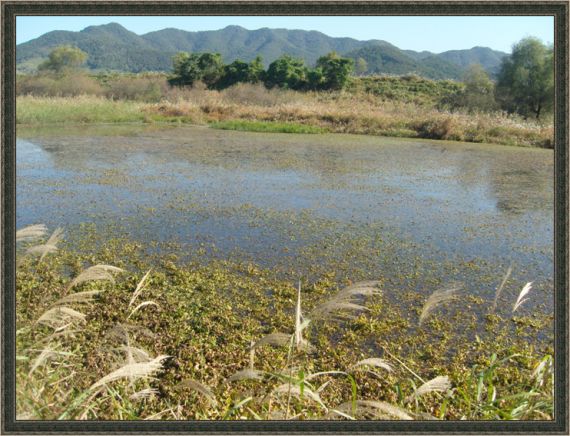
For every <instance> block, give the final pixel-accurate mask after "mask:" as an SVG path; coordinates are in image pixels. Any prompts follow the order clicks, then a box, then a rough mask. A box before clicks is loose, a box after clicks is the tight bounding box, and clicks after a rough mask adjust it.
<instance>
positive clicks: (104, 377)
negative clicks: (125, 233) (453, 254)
mask: <svg viewBox="0 0 570 436" xmlns="http://www.w3.org/2000/svg"><path fill="white" fill-rule="evenodd" d="M45 233H46V228H45V226H41V225H36V226H31V227H28V228H25V229H20V230H19V231H18V233H17V240H18V250H19V251H18V268H17V281H16V283H17V287H18V289H17V292H16V298H17V304H16V308H17V313H16V314H15V315H16V323H17V324H16V328H17V333H16V342H17V355H18V358H17V363H16V368H17V371H16V384H17V388H18V395H17V400H18V401H17V405H16V406H17V416H18V419H23V420H25V419H99V420H102V419H355V418H357V419H383V420H386V419H390V420H412V419H419V420H426V419H430V420H433V419H441V420H465V419H466V420H477V419H487V420H503V419H507V420H510V419H517V420H518V419H523V420H532V419H538V420H545V419H546V420H548V419H552V418H553V398H554V397H553V358H552V348H551V347H550V346H548V345H539V346H536V345H533V344H532V343H531V342H532V340H533V339H535V338H536V337H537V335H539V334H543V333H544V332H548V331H551V329H552V318H551V317H548V316H543V315H539V314H536V313H533V314H531V315H522V314H521V313H520V312H521V310H520V306H521V304H522V305H525V304H526V305H528V304H529V303H525V301H526V300H525V299H524V297H525V296H526V295H528V292H532V289H531V287H530V284H527V285H526V286H524V287H523V290H522V291H521V292H520V294H519V296H518V298H517V299H516V301H515V298H513V301H511V300H510V298H508V299H505V298H504V297H505V296H504V295H501V290H502V288H503V287H504V283H505V282H507V280H508V279H509V272H507V275H505V276H504V278H503V280H502V282H503V284H502V285H500V286H498V288H497V292H496V296H495V298H494V301H486V300H483V299H482V298H479V297H474V296H464V297H463V298H461V299H460V298H459V293H458V288H457V287H450V288H447V287H446V288H443V289H441V290H437V291H435V292H434V293H433V294H432V295H431V296H430V297H428V298H426V297H425V296H424V295H422V294H421V293H418V292H417V291H415V290H413V289H412V290H410V291H408V292H403V293H402V294H401V295H400V297H399V298H398V300H399V303H398V304H395V303H394V302H392V301H391V300H390V299H389V298H387V295H385V294H384V292H383V291H384V289H385V287H386V286H387V285H386V284H385V283H384V282H383V279H382V278H381V277H378V278H376V279H375V280H372V281H366V282H359V283H350V282H345V284H344V287H342V288H340V290H339V289H338V288H337V287H336V285H335V284H334V282H333V281H332V280H331V278H330V277H329V276H327V275H324V276H322V277H320V278H319V279H318V280H316V281H314V282H311V283H305V282H302V283H289V282H287V281H286V280H283V279H280V278H278V277H276V276H275V274H274V272H273V271H269V270H264V269H261V268H258V267H254V266H253V265H250V264H247V263H239V262H227V261H225V262H221V261H209V262H206V261H205V260H204V257H203V255H202V254H201V253H199V252H198V253H196V256H195V257H194V258H193V259H192V260H190V261H189V262H188V263H187V264H184V263H179V262H175V261H173V260H176V259H175V258H172V256H170V257H162V258H161V257H156V256H154V257H153V256H152V255H150V254H149V253H148V251H146V250H144V248H143V247H141V246H140V244H137V243H133V242H132V241H129V240H127V239H113V240H107V241H105V243H104V244H102V246H101V248H100V249H99V250H98V251H95V252H91V251H90V249H92V248H93V247H94V246H95V242H96V241H97V239H93V237H94V235H91V236H89V235H88V237H87V238H85V239H84V240H83V242H82V244H81V245H80V249H79V250H78V251H69V250H68V249H65V248H64V247H63V246H62V245H64V241H62V238H63V233H62V230H61V229H57V230H55V231H54V232H53V233H52V234H51V236H49V238H48V237H47V236H43V235H45ZM499 280H500V277H497V282H498V281H499ZM521 287H522V284H521ZM268 289H270V290H271V292H268V291H267V290H268ZM386 290H387V289H386ZM479 310H480V311H482V312H483V313H484V315H483V317H482V319H479V320H478V318H477V316H476V315H475V311H479Z"/></svg>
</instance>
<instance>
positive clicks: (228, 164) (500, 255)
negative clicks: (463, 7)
mask: <svg viewBox="0 0 570 436" xmlns="http://www.w3.org/2000/svg"><path fill="white" fill-rule="evenodd" d="M16 155H17V166H16V168H17V174H16V176H17V180H16V191H17V192H16V194H17V208H16V225H17V228H18V229H19V228H22V227H25V226H28V225H32V224H37V223H44V224H46V225H47V227H48V228H50V229H53V228H56V227H58V226H62V227H64V228H65V233H66V237H65V241H64V243H63V245H62V248H61V250H60V251H59V252H58V253H57V254H55V255H50V256H48V257H47V258H46V261H45V262H46V265H50V266H52V267H53V268H54V270H55V271H58V274H57V275H54V273H50V272H49V269H48V268H44V267H39V266H34V263H33V261H32V260H31V259H28V258H26V259H24V261H23V267H24V271H22V272H20V273H19V274H20V275H19V276H18V281H19V285H18V286H19V289H20V294H21V296H19V297H18V298H19V299H20V298H21V299H22V300H18V301H21V302H22V305H23V302H24V301H25V302H26V305H27V306H26V307H27V309H29V310H28V311H26V313H23V312H22V311H19V314H18V316H19V319H18V321H19V323H20V325H25V324H26V323H27V322H29V320H30V319H33V318H34V317H37V316H39V315H41V313H42V311H43V310H44V309H45V303H44V302H42V301H41V298H40V295H41V293H39V294H37V295H36V296H35V297H31V296H30V295H32V289H34V286H38V285H39V283H42V281H43V282H46V283H48V287H49V288H51V289H52V290H53V289H54V288H58V287H61V285H62V283H64V282H66V280H68V278H67V277H69V276H70V275H74V274H78V273H79V272H80V271H81V270H82V268H84V267H86V266H88V265H95V264H101V263H109V264H111V265H113V264H114V265H117V266H120V267H121V268H124V269H125V270H127V271H129V274H133V276H128V278H127V279H126V281H122V282H121V283H120V284H117V286H116V287H115V288H113V289H109V290H108V292H106V294H105V297H103V304H100V305H98V306H95V307H94V308H93V309H92V310H93V311H94V314H93V315H90V319H91V320H95V321H93V322H92V324H93V325H92V326H91V327H89V328H87V330H86V331H89V332H90V333H88V334H87V333H85V334H86V337H89V338H91V340H92V341H93V345H91V347H96V344H98V343H99V341H103V339H101V338H102V337H103V336H102V334H100V333H97V332H100V331H103V330H105V329H107V328H110V327H111V326H112V325H113V323H114V322H116V321H117V319H120V318H121V317H122V316H124V315H126V313H128V312H125V313H124V314H123V313H122V312H120V313H107V311H106V310H105V309H104V307H111V306H110V305H115V306H116V307H119V306H120V305H121V304H123V303H124V301H123V300H124V299H125V298H126V297H125V296H124V295H122V294H121V292H123V293H124V292H125V289H129V288H134V287H135V286H136V284H137V281H138V280H140V278H141V276H142V275H143V274H144V273H145V271H146V270H147V269H148V268H153V271H154V272H153V276H152V277H153V278H152V284H151V285H150V286H149V288H150V289H149V291H148V292H149V295H148V298H151V297H152V300H153V301H154V302H157V307H160V308H161V309H160V310H158V309H156V310H155V308H151V307H149V308H148V312H145V314H144V315H145V317H146V318H145V320H144V325H145V327H146V328H149V329H150V330H153V329H154V330H163V331H171V332H172V334H171V335H169V337H164V338H161V339H160V340H154V341H150V342H147V343H146V346H147V347H151V346H152V348H153V349H154V350H155V351H156V354H168V355H170V356H173V355H174V360H173V361H174V363H173V364H172V366H169V367H167V374H166V375H165V376H164V379H163V381H162V382H161V387H160V390H161V393H160V395H159V398H158V399H155V400H153V401H156V403H152V406H151V407H148V408H147V409H145V411H144V413H142V412H140V410H139V409H136V407H138V406H136V405H135V404H134V403H133V404H132V405H129V406H128V407H127V408H126V409H125V410H128V411H129V413H131V414H133V416H135V417H141V416H142V417H149V416H154V414H156V413H159V412H160V411H161V410H163V409H165V408H169V407H170V408H171V409H172V410H176V411H175V413H174V414H173V416H175V417H177V418H178V419H180V418H183V419H184V418H206V419H220V418H223V417H226V418H227V417H232V416H234V417H235V416H238V415H239V416H243V417H246V418H255V416H256V415H257V416H262V417H270V418H275V417H278V415H271V414H272V413H277V412H276V411H275V410H273V411H272V406H271V404H270V405H269V406H267V405H266V404H265V403H264V401H262V400H261V397H263V395H261V394H259V392H260V391H259V392H258V391H256V388H254V387H251V386H249V385H248V386H246V387H247V389H245V390H244V391H243V392H241V393H239V394H238V393H236V392H237V391H236V392H230V391H228V389H227V388H220V387H217V388H213V389H214V393H215V394H216V397H218V400H219V401H220V402H223V401H225V403H224V404H225V405H226V408H224V407H222V406H219V407H217V408H216V407H210V408H208V407H206V406H205V405H204V404H202V403H200V402H198V403H196V402H195V401H194V399H193V398H191V399H187V400H184V401H185V403H184V405H185V406H184V408H183V410H182V411H181V409H175V408H174V406H172V404H171V403H170V402H169V401H171V397H169V395H171V393H170V390H169V389H170V388H169V387H168V386H174V385H176V383H178V382H180V379H181V378H182V377H181V376H180V374H181V373H182V374H186V375H188V376H192V377H193V378H194V379H199V380H201V381H202V382H204V383H206V384H208V385H209V386H220V385H221V384H222V380H223V379H224V378H227V377H229V376H230V375H231V374H232V372H235V371H237V370H238V369H240V367H243V366H247V362H248V351H247V347H248V346H249V345H250V341H253V340H257V339H259V338H260V337H261V336H263V334H270V333H273V332H275V331H283V330H285V331H287V329H288V328H289V329H290V326H291V325H292V324H291V323H292V319H293V317H294V310H295V299H296V292H297V291H296V286H297V283H299V282H300V287H301V289H302V293H303V304H306V305H307V307H311V306H313V307H314V306H315V305H317V304H318V301H320V300H322V299H323V298H326V297H327V296H330V295H331V294H332V293H334V291H335V290H337V289H341V288H342V287H344V286H346V285H349V284H351V283H354V282H359V281H364V280H375V281H378V283H379V285H378V286H379V288H380V289H381V290H382V297H381V298H376V297H372V298H371V300H372V301H371V303H370V306H369V311H367V312H364V313H362V314H360V315H359V316H358V317H356V318H352V319H349V320H344V321H343V323H344V324H343V327H342V328H339V327H338V326H336V327H332V326H329V325H326V326H321V327H319V328H318V332H316V331H311V339H312V340H313V343H314V344H315V345H317V344H318V345H320V346H321V347H326V346H327V344H334V345H335V347H334V348H335V349H329V350H328V351H327V352H326V353H325V352H323V353H322V355H319V357H318V358H311V357H309V356H308V355H302V356H301V355H299V356H298V359H299V364H300V365H301V366H302V367H304V368H305V370H306V371H308V372H310V371H326V370H333V369H339V368H340V367H348V366H349V365H350V362H353V363H354V361H356V360H358V359H359V358H363V357H370V356H377V355H383V356H384V357H386V358H387V359H389V357H388V356H389V353H390V352H389V351H388V349H389V350H391V352H392V353H397V354H398V355H399V356H400V359H402V360H403V361H405V362H407V366H408V367H409V366H411V367H413V368H414V370H415V371H416V372H419V373H420V374H421V375H422V376H425V378H426V379H427V378H428V377H429V376H430V375H431V376H435V375H437V374H440V373H442V372H445V373H447V374H450V375H451V377H452V381H453V383H454V385H455V386H457V389H458V392H459V391H461V389H463V392H469V389H470V388H471V386H470V383H471V378H469V377H471V376H470V375H469V374H471V373H470V370H471V369H472V368H473V367H474V365H483V366H484V365H489V364H490V363H489V362H491V363H492V362H493V361H494V360H493V358H492V355H493V354H495V358H496V355H497V354H498V355H499V357H502V358H505V359H511V356H512V355H515V354H516V355H522V356H525V357H523V358H520V357H519V360H518V361H517V362H516V365H515V367H516V370H512V371H511V370H508V369H505V372H504V373H503V374H502V375H501V377H503V378H501V377H499V378H498V379H495V381H496V383H497V384H498V385H500V386H501V389H502V390H504V392H505V395H506V393H509V394H514V393H516V392H517V389H518V388H520V387H521V386H523V385H524V386H525V389H527V390H528V389H529V387H528V386H529V385H528V383H530V382H528V381H524V382H523V381H522V380H523V372H524V371H523V370H527V371H531V370H532V369H533V368H534V366H533V365H535V362H536V361H537V360H536V359H539V358H542V356H543V355H544V354H552V340H553V339H552V338H553V318H552V313H553V277H554V271H553V268H554V266H553V265H554V264H553V204H554V203H553V195H554V194H553V167H554V157H553V151H552V150H547V149H538V148H521V147H509V146H500V145H491V144H473V143H460V142H452V141H436V140H424V139H403V138H386V137H377V136H363V135H349V134H317V135H315V134H281V133H253V132H242V131H226V130H217V129H213V128H208V127H205V126H184V127H180V126H168V125H155V124H151V125H144V126H141V125H127V124H125V125H120V124H116V125H89V126H78V127H73V126H65V129H63V128H62V127H57V126H55V127H34V128H31V127H25V126H19V127H18V135H17V144H16ZM46 265H44V266H46ZM509 267H512V274H511V275H510V278H509V280H508V281H507V282H506V284H505V287H504V290H503V291H502V294H501V296H500V299H499V304H498V305H497V310H496V313H494V314H493V315H489V306H490V304H491V302H492V301H493V298H494V296H495V291H496V289H497V287H498V286H499V284H500V282H501V279H502V278H503V276H504V274H505V272H506V271H507V269H508V268H509ZM527 282H532V293H530V294H529V295H528V297H529V299H528V301H526V303H525V304H524V305H522V306H521V308H520V309H519V310H518V311H517V313H516V314H513V313H512V306H513V304H514V302H515V300H516V298H517V296H518V295H519V292H520V290H521V289H522V287H523V286H524V285H525V283H527ZM457 283H460V284H461V285H460V291H459V297H460V298H458V299H457V300H455V301H454V302H452V303H450V304H447V305H446V306H445V307H443V308H439V309H437V313H438V314H439V315H438V316H433V317H432V319H431V320H430V322H429V323H428V325H427V326H426V327H424V328H421V327H419V326H418V325H417V324H418V323H417V318H418V316H419V313H420V311H421V309H422V305H423V304H424V302H425V301H426V299H427V298H428V297H429V295H430V294H432V293H433V291H435V290H437V289H440V288H446V287H449V286H451V285H452V284H457ZM45 292H47V290H46V291H45ZM131 292H132V290H131ZM45 295H47V294H45ZM45 295H44V296H45ZM34 298H36V300H34ZM126 301H128V299H127V300H126ZM121 302H122V303H121ZM167 309H168V310H167ZM117 310H119V309H117ZM110 312H113V311H110ZM137 316H140V317H141V319H143V316H142V315H141V314H140V313H139V314H137ZM135 318H136V317H135ZM89 329H90V330H89ZM315 329H316V328H315ZM28 335H32V336H31V337H29V336H28ZM34 335H35V334H32V333H29V332H28V333H25V334H23V336H22V338H21V340H22V341H30V340H32V338H35V339H36V340H37V337H36V336H34ZM165 336H168V335H165ZM93 338H95V339H93ZM97 338H98V339H97ZM142 341H143V342H144V339H143V340H142ZM151 344H152V345H151ZM218 348H223V350H221V349H218ZM341 350H347V351H341ZM271 353H277V354H274V355H272V354H271ZM279 353H281V354H279ZM283 353H284V351H282V350H273V349H271V351H265V350H260V351H259V352H258V355H257V359H259V360H263V359H264V358H265V359H267V363H264V365H266V367H264V368H265V369H266V371H273V372H275V371H277V369H276V368H272V369H270V368H269V366H271V360H273V359H276V361H280V360H279V359H281V360H283V361H285V360H287V362H289V360H288V359H289V357H286V355H285V354H283ZM501 353H502V354H503V355H501ZM505 353H506V354H507V355H505ZM301 354H302V353H301ZM86 355H91V354H90V353H89V352H87V351H85V352H84V353H83V354H81V356H83V357H82V358H85V356H86ZM93 359H94V360H93V361H90V362H89V364H88V365H87V367H91V368H93V367H97V368H99V369H98V371H101V373H102V374H104V372H105V371H104V369H103V368H102V367H104V365H102V364H101V362H100V361H99V360H97V359H101V357H100V356H98V357H93ZM229 359H231V360H232V361H231V362H230V360H229ZM489 359H490V360H489ZM512 359H515V360H516V358H512ZM521 359H522V360H521ZM533 359H534V360H533ZM260 365H261V363H260ZM267 365H269V366H267ZM277 366H279V365H277ZM479 370H480V368H479ZM513 371H514V372H513ZM475 372H477V371H475ZM404 373H405V371H404ZM22 374H23V373H22ZM407 375H408V376H409V374H407ZM398 376H401V374H395V375H393V376H392V375H390V377H395V379H396V378H398ZM400 378H401V377H400ZM412 378H413V377H412ZM497 380H498V381H497ZM357 381H358V382H359V383H358V386H360V387H361V388H360V391H359V395H361V396H362V398H365V399H366V398H367V399H371V400H372V399H379V396H380V399H382V400H383V401H388V402H390V403H393V404H400V405H402V407H403V405H404V404H406V401H404V397H405V396H403V395H404V394H403V392H405V391H406V389H408V390H409V389H412V387H413V386H415V385H414V383H413V382H411V381H410V380H407V381H405V382H401V383H402V384H400V382H398V383H396V382H394V383H393V384H391V385H390V386H389V387H387V386H384V387H383V388H382V389H381V391H382V393H381V394H378V384H379V383H380V385H381V384H382V383H381V382H380V381H378V380H376V379H372V380H363V379H362V380H361V379H358V380H357ZM245 383H252V382H245ZM335 383H337V382H336V381H335ZM335 383H333V384H332V385H331V388H330V392H328V391H325V392H323V393H322V397H323V398H324V399H326V400H327V401H330V402H331V403H336V402H340V401H341V399H342V398H344V399H346V396H347V392H349V391H350V385H348V387H347V386H346V384H345V385H343V384H342V383H341V382H338V383H337V384H335ZM501 383H503V384H501ZM87 386H88V385H85V387H87ZM125 386H126V385H125ZM164 386H166V387H164ZM395 386H397V388H396V387H395ZM257 395H259V404H257V403H256V401H258V400H257V398H258V397H257ZM348 396H350V395H349V394H348ZM246 397H247V398H249V397H252V398H253V399H252V400H248V401H249V402H250V405H249V409H247V410H246V409H245V408H243V409H242V408H241V407H240V408H239V409H238V408H235V405H236V404H237V403H239V402H240V401H241V400H243V399H244V398H246ZM467 397H469V395H468V394H466V395H463V397H462V398H463V399H460V400H457V401H456V402H454V401H453V400H452V399H449V401H448V400H446V401H445V407H444V406H442V404H443V403H442V402H441V401H438V400H439V399H440V398H439V397H433V399H432V400H433V401H432V400H429V401H428V400H426V402H425V403H422V402H420V404H418V403H417V402H416V404H415V409H414V413H417V414H418V415H417V416H420V415H419V414H421V413H429V414H431V415H433V416H436V417H439V418H445V419H461V418H462V417H468V418H473V419H479V418H491V419H495V418H509V417H511V419H512V416H511V415H508V413H507V412H504V413H503V412H497V409H501V408H502V410H503V411H504V410H506V409H505V408H504V407H503V406H505V405H508V404H509V401H511V400H506V399H505V400H504V402H503V403H501V405H500V407H498V404H495V403H494V401H495V400H494V399H493V400H492V401H491V402H490V403H491V404H492V405H493V407H492V408H491V409H489V408H487V407H482V406H481V405H480V404H478V405H472V404H471V403H469V412H466V409H465V406H466V403H467V400H466V398H467ZM169 398H170V399H169ZM505 398H506V397H505ZM221 399H224V400H223V401H222V400H221ZM301 399H302V395H301ZM479 399H480V398H479V397H478V398H477V401H479ZM144 401H149V402H150V401H151V400H144ZM327 401H325V403H327ZM422 401H423V400H422ZM473 401H474V402H475V400H473ZM187 403H188V404H187ZM196 404H197V405H196ZM327 404H328V403H327ZM179 405H180V403H179ZM291 407H292V408H294V407H296V408H297V409H295V410H296V411H297V412H298V413H300V414H301V416H304V417H305V418H311V417H316V416H319V415H318V412H316V410H318V407H317V406H315V407H317V408H316V409H311V407H309V408H308V409H305V408H304V407H306V406H303V404H302V402H300V403H299V404H296V405H295V406H293V405H291ZM489 407H490V406H489ZM515 408H516V407H515V406H513V410H514V409H515ZM40 409H41V408H40ZM274 409H279V408H278V407H274ZM471 409H473V410H471ZM535 409H537V410H538V409H540V408H539V407H536V408H535ZM535 409H533V411H532V413H534V410H535ZM137 410H139V411H138V412H137ZM230 410H231V411H232V412H231V413H230V412H229V411H230ZM248 410H249V411H248ZM410 410H411V409H410ZM489 410H492V412H490V411H489ZM540 410H542V409H540ZM48 411H49V408H45V409H43V412H42V413H43V415H42V413H39V412H38V414H39V415H41V416H50V415H49V413H51V411H49V413H48ZM66 411H67V409H66ZM59 412H60V413H65V412H64V411H59ZM420 412H421V413H420ZM22 413H24V412H22ZM26 413H27V412H26ZM77 413H79V411H78V412H77ZM81 413H82V415H80V416H83V417H88V418H89V417H91V418H93V417H100V416H104V417H116V415H114V414H115V413H116V411H112V410H111V409H110V408H106V406H102V405H100V404H98V405H97V407H93V409H92V410H91V409H89V408H87V409H84V410H83V412H81ZM125 413H126V412H125ZM177 413H178V415H177ZM410 413H411V412H410ZM489 413H490V415H489ZM493 413H495V415H493ZM509 413H510V412H509ZM532 413H531V412H529V415H528V416H523V418H533V417H534V418H537V417H538V418H539V419H540V418H541V415H540V414H538V415H533V414H532ZM536 413H539V412H536ZM540 413H545V412H544V411H542V412H540ZM228 414H229V415H228ZM291 414H293V412H291ZM287 415H289V402H288V403H287ZM126 416H128V414H127V415H126ZM414 416H415V415H414Z"/></svg>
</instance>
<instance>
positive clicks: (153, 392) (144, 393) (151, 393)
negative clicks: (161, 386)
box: [129, 388, 160, 401]
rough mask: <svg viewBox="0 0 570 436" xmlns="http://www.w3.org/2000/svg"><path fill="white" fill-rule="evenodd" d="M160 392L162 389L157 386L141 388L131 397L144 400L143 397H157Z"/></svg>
mask: <svg viewBox="0 0 570 436" xmlns="http://www.w3.org/2000/svg"><path fill="white" fill-rule="evenodd" d="M159 393H160V391H159V390H158V389H156V388H146V389H143V390H140V391H138V392H135V393H134V394H132V395H131V396H130V397H129V399H131V400H135V401H136V400H142V399H143V398H150V397H155V396H157V395H158V394H159Z"/></svg>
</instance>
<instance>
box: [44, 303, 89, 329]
mask: <svg viewBox="0 0 570 436" xmlns="http://www.w3.org/2000/svg"><path fill="white" fill-rule="evenodd" d="M84 321H85V315H84V314H83V313H81V312H78V311H76V310H73V309H71V308H70V307H66V306H59V307H54V308H52V309H49V310H47V311H46V312H45V313H44V314H43V315H42V316H40V317H39V318H38V320H37V322H38V323H39V324H44V325H47V326H49V327H52V328H54V329H56V330H60V329H61V330H63V328H66V327H67V326H69V325H71V324H73V323H75V322H84Z"/></svg>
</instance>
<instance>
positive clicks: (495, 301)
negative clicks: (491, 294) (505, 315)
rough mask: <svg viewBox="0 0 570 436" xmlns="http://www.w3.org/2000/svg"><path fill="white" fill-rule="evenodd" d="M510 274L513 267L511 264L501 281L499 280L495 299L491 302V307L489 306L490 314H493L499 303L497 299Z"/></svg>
mask: <svg viewBox="0 0 570 436" xmlns="http://www.w3.org/2000/svg"><path fill="white" fill-rule="evenodd" d="M512 272H513V265H512V264H511V266H509V268H508V269H507V272H506V273H505V276H504V277H503V280H501V284H500V285H499V287H498V288H497V290H496V291H495V299H494V300H493V305H492V306H491V313H493V312H495V309H496V308H497V302H498V301H499V297H500V295H501V292H502V291H503V287H504V286H505V284H506V283H507V280H508V279H509V277H510V276H511V273H512Z"/></svg>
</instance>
